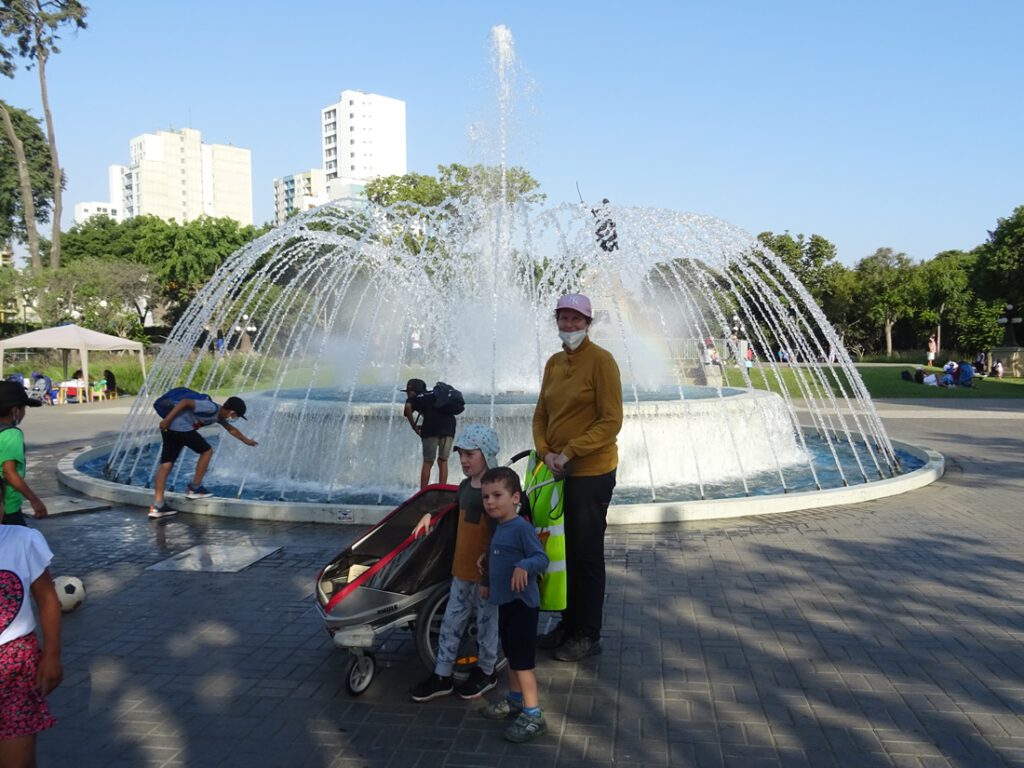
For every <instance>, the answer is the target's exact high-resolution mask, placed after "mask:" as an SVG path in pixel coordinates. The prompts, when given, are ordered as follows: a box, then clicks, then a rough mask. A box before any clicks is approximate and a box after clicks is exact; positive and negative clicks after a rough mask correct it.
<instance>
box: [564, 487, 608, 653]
mask: <svg viewBox="0 0 1024 768" xmlns="http://www.w3.org/2000/svg"><path fill="white" fill-rule="evenodd" d="M563 490H564V493H565V506H564V509H565V516H564V518H563V519H564V520H565V571H566V582H567V600H566V609H565V610H564V611H563V612H562V625H563V626H564V627H565V628H566V629H567V630H568V631H569V632H571V633H572V634H575V635H580V636H583V637H589V638H591V639H593V640H597V639H599V638H600V637H601V613H602V611H603V609H604V584H605V575H604V531H605V528H606V527H607V526H608V504H609V503H611V500H612V491H614V490H615V470H612V471H611V472H609V473H608V474H605V475H597V476H595V477H568V478H566V480H565V486H564V488H563Z"/></svg>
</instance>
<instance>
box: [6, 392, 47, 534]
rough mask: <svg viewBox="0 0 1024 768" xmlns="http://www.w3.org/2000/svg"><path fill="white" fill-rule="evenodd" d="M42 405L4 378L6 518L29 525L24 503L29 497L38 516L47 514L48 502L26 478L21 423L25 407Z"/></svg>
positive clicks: (23, 437)
mask: <svg viewBox="0 0 1024 768" xmlns="http://www.w3.org/2000/svg"><path fill="white" fill-rule="evenodd" d="M40 405H42V402H41V401H39V400H34V399H33V398H31V397H29V396H28V394H26V392H25V388H24V387H23V386H21V385H20V384H19V383H18V382H16V381H0V465H2V466H3V518H2V519H3V522H4V523H7V524H8V525H11V524H13V525H25V516H24V515H23V514H22V512H21V505H22V502H23V501H24V500H25V499H28V502H29V504H31V505H32V511H33V512H34V513H35V516H36V518H37V519H38V518H42V517H46V505H45V504H43V502H42V500H41V499H40V498H39V497H38V496H36V494H35V492H34V491H33V490H32V489H31V488H29V485H28V483H26V482H25V436H24V435H23V434H22V433H21V430H20V429H18V425H19V424H21V422H22V421H23V420H24V418H25V408H26V407H31V408H35V407H37V406H40Z"/></svg>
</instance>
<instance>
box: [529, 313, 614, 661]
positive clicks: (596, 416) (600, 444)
mask: <svg viewBox="0 0 1024 768" xmlns="http://www.w3.org/2000/svg"><path fill="white" fill-rule="evenodd" d="M555 320H556V321H557V323H558V335H559V337H560V338H561V339H562V351H561V352H558V353H557V354H555V355H552V356H551V358H550V359H549V360H548V362H547V365H546V366H545V367H544V379H543V381H542V382H541V388H540V396H539V397H538V398H537V408H536V410H535V411H534V413H533V441H534V445H535V447H536V449H537V454H538V455H539V456H541V457H542V458H543V459H544V463H545V464H547V466H548V468H550V469H551V471H552V472H553V473H554V474H555V476H556V477H557V476H565V485H564V489H563V492H564V510H565V515H564V518H563V520H564V526H565V549H566V553H565V565H566V575H567V582H568V587H567V601H566V609H565V610H564V611H563V612H562V620H561V621H560V622H559V623H558V626H557V627H555V629H553V630H552V631H551V632H548V633H547V634H545V635H541V637H539V638H538V640H537V645H538V647H540V648H552V649H554V657H555V658H556V659H558V660H559V661H579V660H580V659H582V658H584V657H586V656H593V655H596V654H599V653H601V614H602V610H603V607H604V592H605V565H604V532H605V527H606V525H607V517H608V505H609V503H610V502H611V498H612V491H613V490H614V489H615V470H616V468H617V467H618V463H619V458H618V449H617V448H616V444H615V439H616V436H617V435H618V434H619V430H620V429H622V379H621V377H620V375H619V366H618V365H617V364H616V363H615V358H614V357H612V355H611V353H610V352H608V351H607V350H606V349H603V348H602V347H599V346H598V345H597V344H595V343H594V342H592V341H591V340H590V338H589V337H588V335H587V333H588V331H589V329H590V324H591V323H592V322H593V320H594V312H593V309H592V308H591V304H590V299H589V298H587V297H586V296H584V295H582V294H578V293H571V294H567V295H565V296H562V297H561V298H560V299H559V300H558V304H557V305H556V307H555Z"/></svg>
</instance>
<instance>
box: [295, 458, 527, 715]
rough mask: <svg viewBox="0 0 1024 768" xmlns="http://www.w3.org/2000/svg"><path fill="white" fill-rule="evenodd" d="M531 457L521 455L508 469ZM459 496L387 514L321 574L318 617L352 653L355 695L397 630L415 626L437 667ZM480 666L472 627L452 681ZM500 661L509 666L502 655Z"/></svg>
mask: <svg viewBox="0 0 1024 768" xmlns="http://www.w3.org/2000/svg"><path fill="white" fill-rule="evenodd" d="M529 453H530V452H529V451H523V452H521V453H518V454H516V455H515V456H513V457H512V460H511V462H510V463H514V462H516V461H518V460H519V459H521V458H523V457H525V456H528V455H529ZM457 492H458V486H455V485H431V486H428V487H426V488H424V489H423V490H421V491H419V492H418V493H416V494H415V495H414V496H412V497H411V498H409V499H407V500H406V501H404V502H402V504H400V505H399V506H398V507H397V508H396V509H394V510H393V511H392V512H389V513H388V514H387V515H386V516H385V517H384V518H383V519H382V520H381V521H380V522H379V523H377V525H375V526H374V527H373V528H371V529H370V530H369V531H367V532H366V533H365V534H364V535H363V536H362V537H361V538H359V539H358V540H357V541H356V542H355V543H354V544H352V545H351V546H350V547H348V549H346V550H344V551H343V552H341V553H340V554H339V555H337V556H336V557H335V558H334V559H333V560H331V562H330V563H328V564H327V566H325V567H324V568H323V569H322V570H321V571H320V573H319V574H318V575H317V579H316V589H315V595H316V607H317V611H319V613H320V616H321V618H323V620H324V623H325V625H326V629H327V632H328V634H330V636H331V639H332V640H333V641H334V645H335V646H337V647H338V648H342V649H344V650H347V651H348V652H349V653H350V655H351V659H350V660H349V662H348V667H347V668H346V671H345V684H346V688H347V690H348V692H349V693H350V694H352V695H353V696H358V695H359V694H361V693H365V692H366V690H367V689H368V688H369V687H370V684H371V683H372V682H373V676H374V674H375V672H376V660H375V658H374V655H373V648H374V647H375V645H376V641H377V638H378V636H380V635H382V634H384V633H386V632H389V631H391V630H393V629H397V628H402V627H406V628H411V629H412V630H413V631H414V633H415V642H416V650H417V652H418V653H419V656H420V659H421V660H422V661H423V663H424V665H426V666H427V667H428V668H429V669H431V670H433V669H434V664H435V662H436V661H437V643H438V637H439V635H440V631H441V621H442V619H443V618H444V611H445V608H446V606H447V604H448V593H449V590H450V588H451V576H452V574H451V568H452V559H453V557H454V555H455V531H456V528H457V527H458V505H457ZM428 512H429V513H430V515H431V522H430V528H429V530H428V532H427V534H426V535H425V536H420V537H418V538H415V539H414V538H413V537H412V531H413V528H414V527H415V526H416V524H417V523H418V522H419V520H420V519H421V518H422V517H423V515H424V514H426V513H428ZM476 661H477V655H476V626H475V623H473V622H471V623H470V626H469V627H467V629H466V633H465V636H464V638H463V642H462V646H461V647H460V648H459V653H458V657H457V659H456V669H455V672H454V674H455V676H456V677H463V676H465V675H467V674H468V673H469V670H470V669H471V668H472V667H473V665H474V664H475V663H476ZM498 663H499V666H503V665H504V663H505V660H504V658H503V657H502V656H501V655H500V654H499V661H498ZM460 673H461V674H460Z"/></svg>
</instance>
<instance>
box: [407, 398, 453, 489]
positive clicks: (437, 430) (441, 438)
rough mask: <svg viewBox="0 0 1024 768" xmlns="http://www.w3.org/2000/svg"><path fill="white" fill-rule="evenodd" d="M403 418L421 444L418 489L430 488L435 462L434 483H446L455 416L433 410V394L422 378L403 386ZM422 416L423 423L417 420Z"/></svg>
mask: <svg viewBox="0 0 1024 768" xmlns="http://www.w3.org/2000/svg"><path fill="white" fill-rule="evenodd" d="M403 391H404V392H405V394H406V401H405V410H404V414H405V418H407V419H408V420H409V425H410V426H411V427H412V431H413V432H415V433H416V434H417V435H419V436H420V440H421V441H422V443H423V466H421V467H420V489H421V490H422V489H423V488H426V487H427V486H428V485H430V470H431V469H433V467H434V462H435V461H436V462H437V475H438V477H437V482H439V483H440V484H441V485H444V484H445V483H447V482H448V457H449V456H450V455H451V452H452V440H454V439H455V417H454V416H450V415H448V414H446V413H441V412H440V411H438V410H437V409H436V408H434V395H433V393H432V392H428V391H427V384H426V382H425V381H423V379H409V381H408V382H407V383H406V385H405V390H403ZM420 417H422V419H423V420H422V421H419V419H420Z"/></svg>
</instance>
